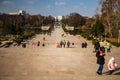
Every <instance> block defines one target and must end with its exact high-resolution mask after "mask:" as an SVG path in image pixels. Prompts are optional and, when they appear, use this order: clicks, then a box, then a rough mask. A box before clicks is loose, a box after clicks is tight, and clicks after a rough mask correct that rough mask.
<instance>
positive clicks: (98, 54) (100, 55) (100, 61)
mask: <svg viewBox="0 0 120 80" xmlns="http://www.w3.org/2000/svg"><path fill="white" fill-rule="evenodd" d="M104 56H105V48H104V47H100V48H99V50H98V51H97V52H96V57H97V64H99V67H98V70H97V74H99V75H101V74H102V70H103V68H104V64H105V58H104Z"/></svg>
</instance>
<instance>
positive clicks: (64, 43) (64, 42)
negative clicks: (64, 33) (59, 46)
mask: <svg viewBox="0 0 120 80" xmlns="http://www.w3.org/2000/svg"><path fill="white" fill-rule="evenodd" d="M65 45H66V41H65V40H64V41H63V46H64V48H65Z"/></svg>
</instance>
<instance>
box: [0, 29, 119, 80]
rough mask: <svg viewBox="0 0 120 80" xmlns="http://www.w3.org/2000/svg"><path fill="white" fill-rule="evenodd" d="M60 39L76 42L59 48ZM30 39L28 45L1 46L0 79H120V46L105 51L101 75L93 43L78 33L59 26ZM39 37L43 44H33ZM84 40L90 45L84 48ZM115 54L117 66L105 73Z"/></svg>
mask: <svg viewBox="0 0 120 80" xmlns="http://www.w3.org/2000/svg"><path fill="white" fill-rule="evenodd" d="M61 34H64V37H62V36H61ZM43 37H45V41H44V40H43ZM61 40H66V41H68V40H69V41H70V42H71V43H72V42H73V43H75V44H74V45H72V44H71V45H70V48H67V47H65V48H56V43H57V42H60V41H61ZM28 41H29V44H27V45H26V48H22V46H13V45H11V46H10V47H9V48H4V47H3V48H0V80H120V70H119V68H120V48H117V47H114V46H113V47H112V49H111V53H106V56H105V60H106V63H105V66H104V70H103V74H102V75H98V74H96V71H97V68H98V65H97V64H96V57H95V53H94V52H93V50H94V49H93V45H92V43H91V41H86V40H85V39H84V38H82V37H81V36H79V35H76V36H73V35H69V34H65V33H64V31H63V30H62V28H56V29H55V30H54V31H53V32H52V33H51V35H40V34H37V35H35V36H34V37H33V38H32V39H30V40H28ZM38 41H40V46H37V45H32V44H31V43H32V42H35V43H37V42H38ZM84 41H86V42H87V43H88V47H87V48H81V43H82V42H84ZM42 43H45V46H44V47H43V46H42ZM112 56H114V57H115V59H116V62H117V64H118V70H117V71H115V72H114V73H113V74H112V75H106V74H105V73H106V72H107V71H108V69H107V62H108V60H109V58H110V57H112Z"/></svg>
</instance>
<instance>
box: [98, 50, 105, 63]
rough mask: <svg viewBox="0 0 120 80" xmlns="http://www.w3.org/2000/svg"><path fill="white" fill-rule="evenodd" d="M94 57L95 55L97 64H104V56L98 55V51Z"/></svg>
mask: <svg viewBox="0 0 120 80" xmlns="http://www.w3.org/2000/svg"><path fill="white" fill-rule="evenodd" d="M96 57H97V64H100V65H104V64H105V58H104V56H101V55H100V51H97V53H96Z"/></svg>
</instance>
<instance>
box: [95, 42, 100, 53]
mask: <svg viewBox="0 0 120 80" xmlns="http://www.w3.org/2000/svg"><path fill="white" fill-rule="evenodd" d="M99 48H100V43H99V42H96V43H95V45H94V49H95V52H97V51H98V49H99Z"/></svg>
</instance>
